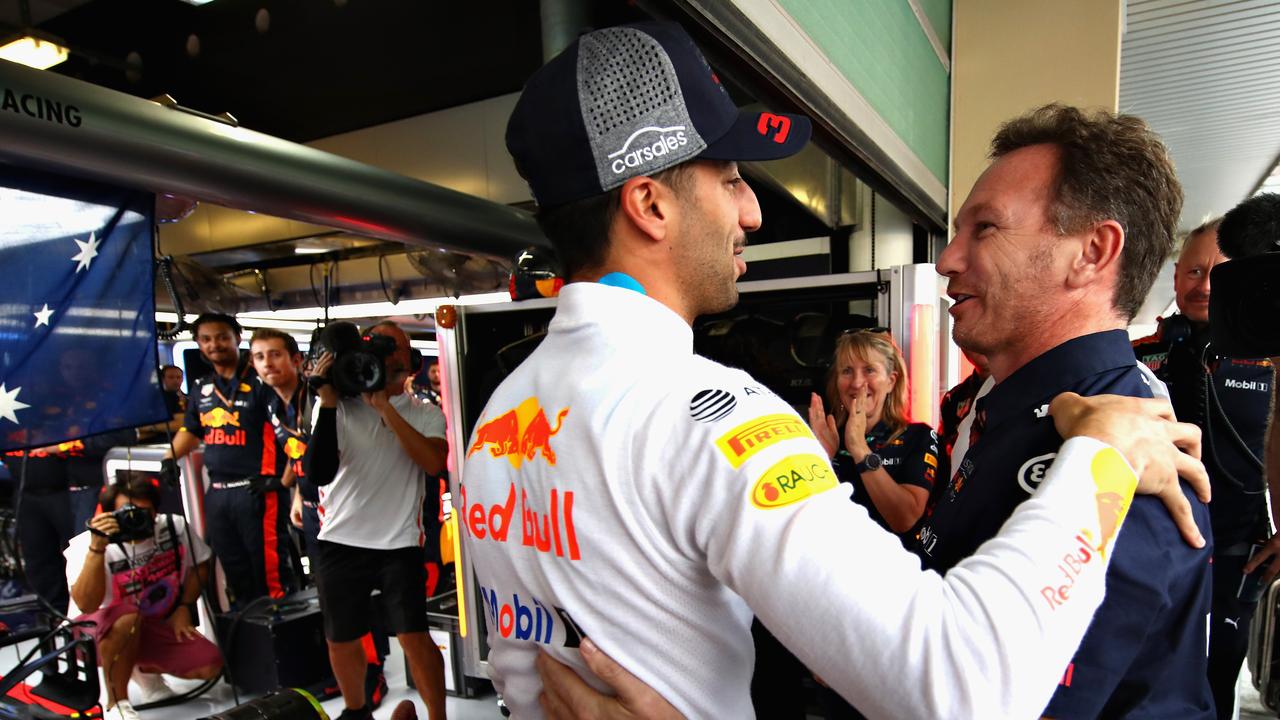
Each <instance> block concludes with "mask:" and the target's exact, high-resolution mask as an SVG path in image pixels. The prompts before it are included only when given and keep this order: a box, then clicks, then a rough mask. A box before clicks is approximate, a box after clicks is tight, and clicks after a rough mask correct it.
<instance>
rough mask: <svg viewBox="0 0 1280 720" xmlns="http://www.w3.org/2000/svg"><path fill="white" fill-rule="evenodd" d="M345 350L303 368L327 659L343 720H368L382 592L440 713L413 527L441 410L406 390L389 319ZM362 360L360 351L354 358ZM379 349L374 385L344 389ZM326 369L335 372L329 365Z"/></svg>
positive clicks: (389, 619) (436, 460) (437, 660)
mask: <svg viewBox="0 0 1280 720" xmlns="http://www.w3.org/2000/svg"><path fill="white" fill-rule="evenodd" d="M358 343H359V346H358V347H355V348H338V349H337V351H338V354H337V355H336V357H335V355H334V354H333V353H332V352H324V353H323V354H321V355H320V357H319V360H318V361H317V363H316V367H315V368H314V370H313V371H312V382H313V384H316V383H319V384H320V385H319V390H318V392H319V396H320V410H319V412H318V414H317V418H316V423H315V426H314V428H313V431H312V435H311V442H310V443H309V448H308V453H307V464H306V468H305V470H306V472H307V475H308V476H309V479H310V481H311V482H313V483H315V484H316V485H317V486H318V487H319V488H320V496H319V497H320V507H321V508H322V510H323V517H324V523H323V525H322V526H321V528H320V534H319V541H320V549H321V558H320V567H319V568H318V573H317V578H318V584H317V588H318V590H319V595H320V608H321V610H322V612H323V614H324V626H325V638H326V639H327V640H328V642H329V662H330V665H331V666H332V668H333V673H334V676H335V677H336V678H337V680H338V687H339V688H340V689H341V690H342V698H343V701H344V704H345V706H346V707H345V709H344V710H343V712H342V715H341V716H339V717H340V719H341V720H357V719H363V718H371V717H372V710H371V709H370V708H369V705H368V702H367V700H366V698H365V686H364V680H365V667H366V659H365V653H364V650H363V649H362V647H361V638H362V637H363V636H364V635H365V634H366V633H368V632H369V629H370V626H369V619H370V615H371V610H372V608H371V607H370V596H371V595H372V593H373V590H374V589H375V588H376V589H379V590H381V593H382V594H381V599H382V608H383V612H384V617H385V619H386V623H387V629H388V630H390V631H391V632H393V633H395V634H396V637H397V638H398V639H399V641H400V646H401V647H402V648H403V649H404V654H405V657H406V658H407V659H408V661H409V670H410V672H411V673H412V675H413V680H414V684H415V685H416V686H417V688H418V693H419V694H420V695H421V697H422V700H423V702H425V703H426V705H427V710H428V712H429V716H430V718H431V720H443V718H444V717H445V703H444V660H443V658H442V657H441V655H440V652H439V651H438V650H437V649H436V647H435V644H434V643H433V642H432V641H431V638H430V635H429V634H428V632H427V630H428V626H427V605H426V595H425V593H424V592H423V588H424V587H425V585H426V571H425V569H424V567H423V563H422V543H423V534H422V529H421V526H420V524H419V523H420V522H421V514H422V502H423V496H424V494H425V492H426V483H425V481H424V473H426V474H428V475H438V474H440V473H442V472H443V471H444V468H445V460H446V457H447V455H448V444H447V442H446V440H445V420H444V415H443V414H442V413H441V412H440V410H439V409H438V408H436V407H435V406H434V405H431V404H429V403H424V404H418V403H414V402H413V401H412V400H411V399H410V398H409V397H408V396H407V395H406V394H405V392H404V381H405V377H406V375H407V374H408V373H409V372H411V371H412V369H413V367H412V365H413V363H412V362H411V360H410V357H411V353H410V348H409V338H408V337H407V336H406V335H405V334H404V331H403V330H401V329H400V328H399V326H397V325H396V324H395V323H392V322H389V321H384V322H381V323H378V324H377V325H375V326H373V327H372V328H370V329H369V331H368V332H367V333H365V334H364V336H363V337H362V338H360V339H359V340H358ZM360 355H365V357H363V358H361V357H359V356H360ZM370 355H371V356H373V357H374V358H377V357H379V356H381V360H380V362H382V363H383V371H384V372H383V373H382V380H383V381H384V383H383V384H381V385H378V384H377V383H373V384H374V385H377V386H376V387H369V386H364V387H366V388H367V390H368V391H367V392H363V393H360V392H351V390H352V389H353V387H352V386H353V384H355V383H353V379H352V378H350V377H348V376H347V375H348V374H347V373H345V372H343V370H344V369H349V368H351V367H353V366H355V365H358V364H359V363H360V362H367V361H369V360H370V357H369V356H370ZM331 368H335V369H334V370H331Z"/></svg>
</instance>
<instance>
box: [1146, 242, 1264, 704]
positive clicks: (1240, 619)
mask: <svg viewBox="0 0 1280 720" xmlns="http://www.w3.org/2000/svg"><path fill="white" fill-rule="evenodd" d="M1221 222H1222V219H1221V218H1217V219H1214V220H1211V221H1209V222H1206V223H1204V224H1203V225H1201V226H1200V227H1198V228H1196V229H1195V230H1192V231H1191V233H1190V234H1188V235H1187V237H1186V239H1185V240H1184V241H1183V245H1182V251H1181V252H1180V253H1179V255H1178V260H1177V262H1176V263H1175V264H1174V278H1173V287H1174V296H1175V298H1174V299H1175V302H1176V303H1177V306H1178V312H1177V313H1175V314H1174V315H1171V316H1169V317H1167V318H1163V319H1162V320H1160V324H1159V327H1158V329H1157V330H1156V333H1155V334H1154V335H1151V336H1148V337H1144V338H1140V339H1138V340H1135V341H1134V343H1133V350H1134V354H1135V355H1136V356H1137V358H1138V360H1139V361H1140V362H1142V363H1143V364H1144V365H1146V366H1147V367H1149V368H1150V369H1151V370H1152V371H1153V372H1154V373H1155V375H1156V377H1157V378H1159V379H1160V380H1161V381H1162V382H1164V383H1165V385H1166V386H1167V387H1168V389H1169V395H1170V400H1171V402H1172V403H1173V410H1174V413H1175V414H1176V415H1177V416H1178V419H1179V420H1181V421H1182V422H1188V423H1192V424H1194V425H1197V426H1199V428H1200V430H1201V431H1202V432H1203V434H1204V435H1203V437H1204V457H1203V460H1204V465H1205V468H1207V469H1208V470H1209V479H1210V481H1211V482H1212V483H1213V502H1211V503H1210V504H1209V516H1210V524H1211V525H1212V527H1213V540H1214V553H1213V600H1212V611H1211V620H1210V625H1209V665H1208V668H1209V669H1208V672H1209V686H1210V688H1211V689H1212V691H1213V699H1214V703H1215V705H1216V707H1217V716H1218V717H1219V718H1230V717H1231V716H1232V714H1233V712H1234V708H1235V703H1236V678H1237V677H1238V676H1239V674H1240V666H1241V663H1242V662H1243V661H1244V657H1245V653H1246V651H1247V650H1248V644H1249V621H1250V620H1251V619H1252V618H1253V613H1254V609H1255V608H1256V607H1257V601H1258V595H1259V593H1260V591H1261V589H1262V586H1261V584H1260V583H1258V582H1256V581H1257V579H1258V578H1252V579H1251V580H1250V581H1248V582H1245V581H1244V580H1245V578H1244V576H1243V574H1242V572H1241V571H1242V569H1243V568H1244V566H1245V563H1246V562H1247V561H1248V559H1249V557H1250V555H1251V553H1252V550H1253V548H1254V546H1255V544H1257V543H1260V542H1262V541H1264V540H1265V539H1266V538H1267V537H1268V535H1269V527H1268V519H1267V498H1266V484H1265V483H1264V481H1263V474H1262V465H1261V458H1262V452H1263V439H1264V435H1265V432H1266V427H1267V413H1268V411H1269V406H1270V401H1271V393H1270V386H1271V382H1272V375H1273V372H1272V369H1271V363H1270V362H1269V361H1266V360H1236V359H1230V358H1216V357H1214V356H1213V355H1212V354H1206V346H1207V345H1208V344H1209V295H1210V290H1211V288H1210V283H1209V273H1210V271H1211V270H1213V268H1214V266H1216V265H1218V264H1219V263H1222V262H1225V261H1226V259H1227V258H1226V257H1225V256H1224V255H1223V254H1222V252H1221V251H1220V250H1219V249H1218V227H1219V225H1220V224H1221Z"/></svg>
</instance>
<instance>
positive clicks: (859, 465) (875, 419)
mask: <svg viewBox="0 0 1280 720" xmlns="http://www.w3.org/2000/svg"><path fill="white" fill-rule="evenodd" d="M908 395H909V389H908V387H907V371H906V365H905V364H904V362H903V359H902V351H901V350H899V349H898V346H897V344H896V343H894V341H893V338H892V337H891V336H890V335H889V333H888V331H887V330H884V329H883V328H872V329H869V330H858V331H854V332H851V333H846V334H844V335H842V336H840V338H839V340H837V341H836V350H835V358H834V362H833V363H832V366H831V374H830V376H829V377H828V381H827V404H828V406H829V407H831V408H833V413H832V414H830V415H828V414H827V413H826V409H825V408H824V407H823V401H822V400H821V399H820V398H819V397H818V396H817V395H814V396H813V400H812V402H811V404H810V407H809V423H810V425H811V426H812V427H813V430H814V433H815V434H816V435H817V436H818V439H819V441H821V442H822V445H823V447H824V448H825V449H826V451H827V454H828V455H830V456H831V465H832V467H834V468H835V470H836V475H837V477H838V478H839V480H840V481H841V482H847V483H850V484H852V485H853V488H854V490H853V501H854V502H855V503H858V504H859V505H862V506H863V507H865V508H866V509H867V513H868V514H869V515H870V516H871V519H872V520H875V521H876V522H877V523H879V524H880V526H881V527H884V528H885V529H887V530H890V531H892V532H895V533H898V534H899V536H900V537H901V538H903V539H906V538H908V537H910V535H909V533H910V531H911V530H912V528H914V526H915V524H916V523H917V522H918V521H919V520H920V517H921V515H923V514H924V508H925V502H926V501H927V500H928V498H929V492H930V491H931V490H932V488H933V482H934V479H935V476H936V474H937V470H938V437H937V435H936V434H935V433H934V432H933V429H932V428H930V427H929V426H928V425H925V424H924V423H912V422H910V419H909V418H908V417H907V398H908Z"/></svg>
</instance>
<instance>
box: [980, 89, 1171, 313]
mask: <svg viewBox="0 0 1280 720" xmlns="http://www.w3.org/2000/svg"><path fill="white" fill-rule="evenodd" d="M1044 144H1048V145H1053V146H1055V147H1057V148H1058V151H1059V156H1058V157H1059V159H1058V174H1057V178H1056V180H1055V182H1054V198H1053V202H1052V204H1051V210H1050V213H1051V216H1050V217H1049V220H1050V221H1051V222H1052V223H1053V224H1054V226H1055V229H1056V230H1057V232H1058V233H1059V234H1060V235H1068V234H1072V233H1077V232H1080V231H1082V230H1084V229H1085V228H1087V227H1088V226H1089V225H1091V224H1093V223H1098V222H1102V221H1104V220H1115V221H1116V222H1118V223H1120V225H1121V227H1123V228H1124V250H1123V252H1122V253H1121V256H1120V278H1119V281H1118V282H1117V283H1116V291H1115V297H1114V298H1113V299H1112V305H1113V306H1114V307H1115V308H1116V309H1117V310H1119V311H1120V312H1122V313H1124V314H1125V316H1126V317H1127V318H1133V316H1134V315H1136V314H1137V313H1138V309H1139V308H1140V307H1142V302H1143V300H1145V299H1146V297H1147V293H1148V292H1149V291H1150V290H1151V285H1152V283H1154V282H1155V279H1156V275H1158V274H1159V272H1160V266H1161V265H1163V264H1164V262H1165V260H1167V259H1168V258H1169V255H1170V253H1172V252H1173V246H1174V238H1175V236H1176V234H1177V227H1178V216H1179V215H1180V214H1181V213H1182V185H1181V184H1180V183H1179V182H1178V176H1177V173H1175V172H1174V169H1173V161H1172V160H1170V159H1169V151H1168V148H1166V147H1165V145H1164V142H1162V141H1161V140H1160V138H1159V136H1157V135H1156V134H1155V132H1153V131H1152V130H1151V128H1150V127H1149V126H1148V125H1147V123H1146V122H1145V121H1144V120H1142V119H1141V118H1138V117H1135V116H1133V115H1120V114H1116V113H1111V112H1107V111H1105V110H1098V111H1096V112H1093V113H1086V112H1085V111H1083V110H1081V109H1079V108H1074V107H1069V106H1066V105H1060V104H1057V103H1053V104H1050V105H1045V106H1044V107H1041V108H1037V109H1036V110H1033V111H1031V112H1029V113H1027V114H1026V115H1023V116H1021V117H1018V118H1015V119H1013V120H1010V121H1009V122H1007V123H1005V124H1004V125H1002V126H1001V127H1000V130H999V132H997V133H996V136H995V138H994V139H993V140H992V141H991V157H992V159H995V158H999V157H1002V156H1004V155H1007V154H1009V153H1011V152H1013V151H1015V150H1019V149H1021V148H1024V147H1029V146H1032V145H1044Z"/></svg>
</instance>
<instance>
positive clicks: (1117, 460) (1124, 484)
mask: <svg viewBox="0 0 1280 720" xmlns="http://www.w3.org/2000/svg"><path fill="white" fill-rule="evenodd" d="M1089 470H1090V474H1091V475H1093V485H1094V487H1096V488H1097V492H1095V493H1094V496H1093V497H1094V501H1095V502H1096V503H1097V505H1098V529H1099V532H1100V533H1101V535H1102V537H1101V539H1100V540H1099V542H1098V553H1099V554H1101V555H1102V556H1103V557H1106V556H1107V550H1108V549H1109V548H1110V547H1111V543H1112V542H1113V541H1114V540H1115V538H1116V535H1117V534H1118V533H1119V532H1120V526H1121V525H1123V524H1124V518H1125V516H1126V515H1128V514H1129V505H1130V504H1131V503H1132V502H1133V492H1134V490H1135V489H1136V488H1137V486H1138V478H1137V477H1135V476H1134V474H1133V471H1132V470H1130V469H1129V464H1128V463H1126V462H1125V460H1124V458H1123V457H1122V456H1121V455H1120V452H1119V451H1117V450H1115V449H1113V448H1106V449H1104V450H1102V451H1100V452H1099V453H1098V454H1097V455H1094V456H1093V462H1092V463H1090V464H1089Z"/></svg>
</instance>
